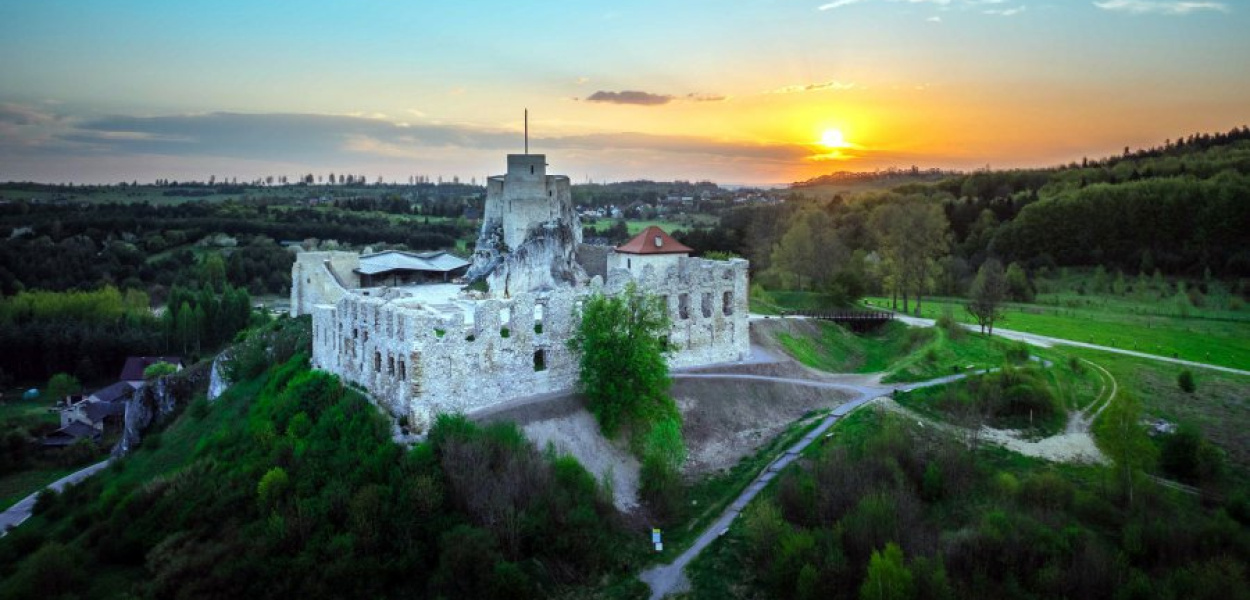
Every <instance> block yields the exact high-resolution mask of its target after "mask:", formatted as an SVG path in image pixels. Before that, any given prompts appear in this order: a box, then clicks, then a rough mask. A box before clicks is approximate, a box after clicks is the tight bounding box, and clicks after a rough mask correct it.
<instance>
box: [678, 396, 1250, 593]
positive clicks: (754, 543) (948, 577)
mask: <svg viewBox="0 0 1250 600" xmlns="http://www.w3.org/2000/svg"><path fill="white" fill-rule="evenodd" d="M852 421H853V422H852V423H851V424H848V426H847V427H846V428H844V429H843V430H842V431H841V432H840V434H839V436H838V437H837V438H836V439H835V440H834V443H831V444H827V445H825V446H824V447H821V448H820V449H819V450H817V451H816V452H814V453H812V454H811V455H810V456H808V457H807V459H806V460H803V461H801V462H800V463H799V464H798V465H796V466H793V467H791V468H788V469H787V470H786V472H785V473H784V474H783V475H782V476H781V477H780V478H779V481H778V483H777V485H776V487H775V488H774V489H771V490H770V491H768V492H767V493H766V494H765V497H764V498H763V499H762V500H757V501H756V502H755V503H754V504H753V505H752V506H751V507H750V508H749V509H748V510H747V512H746V513H745V515H744V518H743V521H742V526H741V528H740V529H736V530H735V531H734V532H733V534H731V535H730V536H729V539H728V540H727V541H726V542H725V543H723V544H722V545H721V546H720V547H719V548H717V549H716V551H715V555H714V556H713V557H711V560H710V561H709V564H708V566H707V567H704V568H706V569H708V570H706V571H703V570H700V571H697V572H696V573H695V575H694V577H695V579H696V581H697V582H698V584H697V587H698V588H699V589H700V592H701V593H700V594H699V595H696V597H697V598H714V597H715V598H721V597H728V596H734V597H748V595H746V594H744V593H743V589H742V587H739V586H743V587H746V588H747V589H750V590H752V591H753V592H755V593H756V594H759V595H761V596H765V597H773V598H802V599H806V598H861V599H877V598H882V599H884V598H892V599H909V598H926V599H939V600H940V599H953V598H1125V599H1129V598H1210V599H1221V600H1222V599H1226V598H1244V597H1246V587H1245V586H1246V579H1245V577H1246V573H1245V565H1246V561H1247V560H1250V536H1248V533H1247V532H1250V529H1248V528H1247V525H1250V504H1248V503H1247V501H1246V499H1245V497H1244V496H1238V497H1237V498H1236V499H1234V500H1231V501H1227V502H1224V503H1221V502H1218V501H1208V502H1206V503H1204V502H1202V501H1200V500H1199V499H1197V498H1194V497H1191V496H1187V495H1185V494H1183V493H1180V492H1177V491H1175V490H1171V489H1168V488H1164V487H1162V486H1157V485H1149V484H1145V483H1139V484H1138V487H1137V488H1136V490H1135V494H1134V495H1130V494H1129V493H1128V492H1127V490H1126V487H1125V486H1124V485H1123V484H1122V483H1121V482H1120V480H1119V479H1117V478H1115V477H1110V475H1111V471H1110V470H1108V469H1103V468H1100V467H1079V468H1071V467H1054V466H1048V465H1046V464H1044V463H1040V462H1037V461H1030V460H1021V459H1020V458H1019V457H1016V458H1014V459H1013V458H1011V457H1009V456H1008V455H1007V454H1006V453H1004V452H1003V451H1000V450H995V449H984V450H982V451H979V452H969V451H968V450H967V446H966V445H965V443H964V440H959V439H956V438H954V437H951V436H949V435H946V434H941V433H938V432H935V431H932V430H927V431H926V430H925V429H923V428H921V427H918V426H916V425H914V424H912V423H911V422H910V421H908V420H905V419H903V418H900V417H898V416H894V415H892V414H890V413H887V412H876V413H874V412H872V411H864V412H861V413H859V414H857V415H855V416H854V417H853V419H852ZM750 597H754V596H750Z"/></svg>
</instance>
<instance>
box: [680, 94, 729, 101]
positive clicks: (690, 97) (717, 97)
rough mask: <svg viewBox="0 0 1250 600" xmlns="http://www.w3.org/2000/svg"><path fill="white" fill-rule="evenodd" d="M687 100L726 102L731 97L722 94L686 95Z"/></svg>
mask: <svg viewBox="0 0 1250 600" xmlns="http://www.w3.org/2000/svg"><path fill="white" fill-rule="evenodd" d="M684 99H685V100H689V101H690V102H725V101H726V100H729V96H725V95H722V94H686V96H685V98H684Z"/></svg>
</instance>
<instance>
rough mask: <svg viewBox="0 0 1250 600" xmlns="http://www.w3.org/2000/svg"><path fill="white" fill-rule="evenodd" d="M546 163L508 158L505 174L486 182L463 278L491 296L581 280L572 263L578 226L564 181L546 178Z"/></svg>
mask: <svg viewBox="0 0 1250 600" xmlns="http://www.w3.org/2000/svg"><path fill="white" fill-rule="evenodd" d="M546 159H547V157H546V156H545V155H542V154H509V155H508V171H507V173H506V174H505V175H496V176H494V177H491V178H489V179H488V180H487V182H486V211H485V214H484V215H483V219H482V230H481V232H480V233H479V234H478V239H477V248H476V250H475V251H474V254H473V266H472V267H470V269H469V272H468V274H467V276H468V279H470V280H471V281H478V280H485V281H486V283H487V285H488V286H489V289H490V295H491V296H492V297H495V298H510V297H512V296H514V295H516V294H520V293H526V292H536V291H543V290H551V289H555V288H557V287H562V286H571V285H578V284H582V283H585V282H586V279H587V278H586V274H585V272H584V271H583V270H582V268H581V267H580V266H579V265H578V264H577V260H576V259H577V246H578V244H580V243H581V241H582V226H581V222H580V221H579V220H578V218H577V211H576V210H574V208H573V194H572V191H571V188H570V186H569V178H568V177H565V176H563V175H548V174H547V160H546Z"/></svg>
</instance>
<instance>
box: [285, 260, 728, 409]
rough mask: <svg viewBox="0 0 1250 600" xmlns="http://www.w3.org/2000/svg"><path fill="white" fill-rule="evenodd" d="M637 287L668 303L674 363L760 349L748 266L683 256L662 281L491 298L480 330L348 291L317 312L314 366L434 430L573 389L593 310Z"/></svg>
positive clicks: (384, 291)
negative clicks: (439, 419)
mask: <svg viewBox="0 0 1250 600" xmlns="http://www.w3.org/2000/svg"><path fill="white" fill-rule="evenodd" d="M313 279H314V281H315V280H316V278H315V277H314V278H313ZM631 281H635V282H637V284H638V286H639V288H640V289H642V290H643V291H645V292H648V293H651V294H656V295H659V296H661V297H662V298H664V301H665V304H666V306H667V307H668V313H669V318H670V320H671V322H672V330H671V332H670V334H669V336H668V347H669V350H670V357H669V363H670V365H671V366H673V367H685V366H694V365H702V364H711V363H717V362H729V361H736V360H741V359H744V358H746V356H747V354H748V353H749V352H750V341H749V338H750V335H749V331H748V324H747V262H746V261H744V260H732V261H728V262H724V261H709V260H702V259H697V258H682V259H681V260H680V261H678V263H677V264H676V265H674V266H673V267H670V268H668V269H667V270H665V272H663V273H656V272H655V270H653V269H650V268H647V269H644V271H643V273H642V274H641V276H639V277H637V278H635V277H634V276H633V275H631V274H630V273H629V272H628V271H626V270H623V269H617V270H613V271H611V272H610V273H609V274H608V281H607V282H606V283H604V282H603V281H602V280H601V279H600V278H599V277H595V278H594V279H593V280H592V281H591V284H590V285H589V286H580V287H561V288H557V289H554V290H551V291H547V292H540V293H520V294H517V295H515V296H513V297H512V298H511V299H508V300H498V299H491V300H486V301H484V302H481V303H480V304H478V305H477V306H476V309H475V312H474V315H473V320H472V323H466V319H465V316H464V314H463V313H451V314H448V313H439V312H437V311H433V310H429V309H428V308H426V307H425V306H423V305H422V304H421V303H420V302H418V301H416V300H415V299H413V298H412V297H410V296H408V295H407V294H406V292H404V291H403V290H402V289H389V288H375V289H373V290H369V295H364V294H363V293H346V294H343V295H342V296H341V297H340V298H339V300H338V301H337V303H335V304H333V305H330V304H320V305H317V306H315V307H313V309H312V311H311V312H312V315H313V366H314V367H316V368H320V369H324V370H326V371H330V372H332V373H335V374H336V375H338V376H339V377H341V378H343V379H344V380H346V381H349V382H353V383H355V384H358V385H360V386H362V387H363V388H364V389H366V390H367V391H368V392H369V393H370V394H371V395H372V396H373V397H374V398H375V399H376V400H377V401H378V402H379V403H380V404H381V405H382V406H384V407H385V408H387V409H388V410H389V411H390V412H392V413H393V414H395V415H396V416H399V417H407V419H408V423H409V427H410V428H411V429H412V430H414V431H416V432H423V431H425V429H426V428H427V427H428V426H429V424H430V422H431V419H432V418H433V417H434V415H436V414H438V413H443V412H471V411H473V410H476V409H480V408H485V407H488V406H491V405H494V404H498V403H500V402H504V401H507V400H510V399H514V398H519V397H523V396H529V395H533V394H541V393H547V392H558V391H566V390H570V389H572V388H573V386H574V384H575V382H576V380H577V371H578V359H577V356H575V355H574V354H573V353H572V352H571V351H570V350H569V349H568V346H567V340H568V339H569V338H570V337H572V335H573V334H574V332H575V330H576V328H577V324H578V321H579V318H580V317H579V313H580V307H581V304H582V302H583V301H584V299H585V297H586V296H587V295H588V294H591V293H594V292H596V291H602V292H603V293H605V294H609V295H612V294H617V293H620V292H621V291H622V290H624V289H625V288H626V286H627V285H628V284H629V283H630V282H631ZM305 285H306V286H307V285H308V284H307V283H306V284H305Z"/></svg>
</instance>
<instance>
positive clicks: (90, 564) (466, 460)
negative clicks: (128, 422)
mask: <svg viewBox="0 0 1250 600" xmlns="http://www.w3.org/2000/svg"><path fill="white" fill-rule="evenodd" d="M297 325H298V323H297ZM302 326H303V327H304V328H305V329H306V328H307V323H306V322H305V323H304V324H303V325H302ZM244 425H245V426H244ZM174 427H183V428H202V429H203V431H202V432H200V431H197V432H196V437H198V439H200V440H201V443H200V444H198V445H197V446H196V447H195V450H194V451H191V450H190V448H189V447H185V446H173V445H169V446H168V447H164V448H162V447H153V446H152V445H151V444H148V447H146V448H143V447H141V448H140V450H139V454H138V455H136V456H134V457H132V458H128V459H126V460H125V461H123V462H121V463H120V464H119V465H117V466H115V467H114V468H113V469H112V473H110V474H109V475H106V476H105V477H96V478H93V479H91V480H90V481H88V482H86V483H85V484H83V485H80V486H75V487H73V488H71V489H70V490H69V491H68V492H66V493H65V495H63V496H62V497H59V498H58V497H54V496H53V497H45V498H42V499H41V500H40V502H39V504H38V505H37V507H36V513H37V518H36V519H34V520H32V522H31V523H30V524H28V525H26V526H24V527H23V528H21V529H19V530H16V531H14V532H13V533H11V534H10V535H9V536H8V537H7V538H5V539H4V540H3V541H2V542H0V581H2V583H0V595H3V596H5V597H26V596H32V595H39V596H45V597H51V596H57V595H63V594H69V593H72V594H75V595H78V596H80V597H104V596H112V595H116V594H119V593H123V592H124V593H129V594H133V595H137V596H139V597H148V598H166V597H188V598H189V597H206V596H214V597H216V596H222V597H225V596H229V597H247V598H291V597H316V598H321V597H337V598H547V597H553V596H560V595H561V594H570V593H571V594H572V596H569V597H573V596H584V594H578V593H576V592H575V591H571V590H582V591H586V586H591V585H600V584H602V582H603V581H604V577H605V576H608V575H611V574H614V573H620V572H622V571H623V570H625V569H631V568H633V566H634V563H635V562H636V556H637V555H632V556H633V557H632V558H631V551H630V550H629V548H630V547H631V545H630V544H629V543H627V542H626V539H625V534H624V530H623V527H622V525H621V523H620V520H619V517H618V515H617V513H616V512H615V510H614V509H613V508H612V505H611V502H610V501H609V499H608V496H607V494H606V493H605V490H603V489H602V488H600V487H599V486H598V485H597V483H596V482H595V479H594V478H593V477H592V476H591V475H590V474H589V473H588V472H587V471H586V470H585V469H583V468H582V467H581V466H580V465H579V464H578V463H577V462H576V461H575V460H573V459H572V458H568V457H562V456H557V455H555V454H554V453H552V452H546V453H544V452H541V451H539V450H538V449H537V448H535V447H534V446H533V445H532V444H531V443H530V442H528V441H527V440H526V439H525V437H524V436H523V434H522V433H521V432H520V430H519V429H518V428H517V427H516V426H515V425H513V424H510V423H508V424H496V425H490V426H485V427H479V426H477V425H474V424H472V423H470V422H469V421H467V420H465V419H463V418H460V417H441V418H440V419H439V420H438V421H437V422H436V423H435V425H434V426H433V428H432V429H431V431H430V436H429V441H428V442H425V443H422V444H419V445H417V446H416V447H414V448H412V449H411V450H409V449H405V448H403V447H401V446H398V445H396V444H395V443H394V442H392V441H391V438H390V427H389V424H388V422H387V421H386V420H385V419H384V418H383V417H382V416H381V415H380V414H379V413H378V412H377V410H376V409H375V408H374V407H372V406H371V405H370V404H369V403H368V402H367V401H366V400H365V399H364V398H363V397H362V396H360V395H359V394H357V393H355V392H353V391H350V390H349V389H347V388H345V387H344V386H343V385H342V384H341V383H340V382H338V381H337V380H336V379H335V378H334V377H332V376H330V375H328V374H325V373H322V372H316V371H311V370H309V369H308V366H307V362H306V357H305V356H297V357H296V358H294V359H293V360H290V361H288V362H286V363H284V364H280V365H279V366H277V367H274V368H273V369H271V370H270V371H269V373H268V374H267V375H265V376H264V377H261V378H259V379H257V380H253V381H246V382H243V383H242V384H240V385H236V386H235V387H234V388H233V389H232V390H231V391H229V392H227V394H226V395H225V396H223V397H222V398H221V399H219V400H218V401H217V402H215V403H214V404H213V405H212V406H211V407H210V406H209V405H208V404H207V403H203V402H202V401H201V403H199V404H196V405H193V406H192V407H191V409H190V410H189V411H188V412H187V413H186V414H184V416H183V417H182V418H181V421H180V422H178V423H175V425H174ZM148 442H149V440H145V444H147V443H148ZM180 452H181V453H188V452H189V454H188V455H185V456H184V455H182V454H179V453H180ZM153 461H165V462H164V463H163V464H185V466H184V467H182V468H179V469H177V470H176V471H174V472H170V473H162V474H161V477H159V478H157V479H154V480H153V481H151V482H149V481H146V480H143V479H136V478H135V477H132V476H130V475H129V471H130V470H131V469H133V468H142V465H151V464H152V462H153ZM152 475H156V473H153V474H152ZM105 489H107V490H108V492H107V493H103V492H104V490H105ZM68 523H74V526H72V527H69V526H65V524H68ZM105 573H108V574H109V576H108V577H103V576H102V575H103V574H105Z"/></svg>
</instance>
